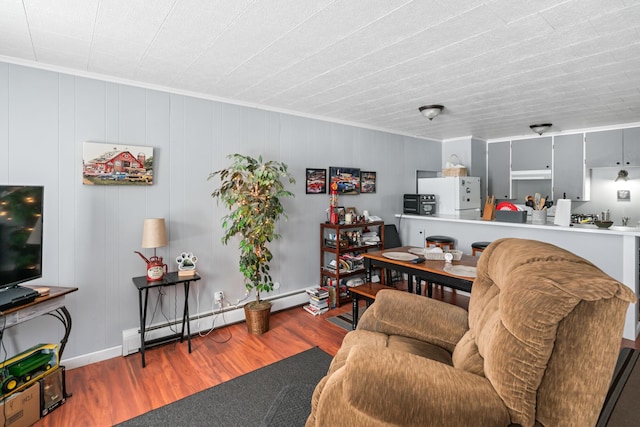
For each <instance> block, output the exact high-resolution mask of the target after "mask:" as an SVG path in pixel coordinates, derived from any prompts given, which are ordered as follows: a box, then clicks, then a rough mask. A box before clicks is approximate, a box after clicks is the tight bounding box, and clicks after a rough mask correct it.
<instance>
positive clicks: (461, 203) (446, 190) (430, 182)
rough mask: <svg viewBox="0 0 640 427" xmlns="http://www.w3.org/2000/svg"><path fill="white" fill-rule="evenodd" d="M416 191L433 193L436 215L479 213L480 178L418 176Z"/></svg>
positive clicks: (468, 215) (466, 215)
mask: <svg viewBox="0 0 640 427" xmlns="http://www.w3.org/2000/svg"><path fill="white" fill-rule="evenodd" d="M418 193H421V194H422V193H429V194H435V196H436V202H437V204H438V211H437V214H438V215H456V216H465V217H474V216H479V215H480V178H478V177H474V176H447V177H442V178H419V179H418Z"/></svg>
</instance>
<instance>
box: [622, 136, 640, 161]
mask: <svg viewBox="0 0 640 427" xmlns="http://www.w3.org/2000/svg"><path fill="white" fill-rule="evenodd" d="M622 139H623V148H624V153H623V154H624V158H623V160H624V165H625V166H640V127H638V128H629V129H624V130H623V132H622Z"/></svg>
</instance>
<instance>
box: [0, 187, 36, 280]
mask: <svg viewBox="0 0 640 427" xmlns="http://www.w3.org/2000/svg"><path fill="white" fill-rule="evenodd" d="M43 196H44V187H41V186H26V185H22V186H21V185H0V288H5V287H9V286H13V285H17V284H18V283H22V282H27V281H29V280H33V279H37V278H38V277H42V208H43Z"/></svg>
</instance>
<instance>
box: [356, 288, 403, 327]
mask: <svg viewBox="0 0 640 427" xmlns="http://www.w3.org/2000/svg"><path fill="white" fill-rule="evenodd" d="M383 289H393V290H396V289H395V288H392V287H389V286H385V285H381V284H380V283H372V282H367V283H365V284H363V285H360V286H354V287H352V288H349V293H351V299H352V300H353V301H352V302H353V311H352V313H353V329H355V328H356V326H358V301H360V300H361V299H363V300H365V302H366V304H367V308H368V307H369V306H370V305H371V304H373V302H374V301H375V300H376V294H377V293H378V292H379V291H381V290H383Z"/></svg>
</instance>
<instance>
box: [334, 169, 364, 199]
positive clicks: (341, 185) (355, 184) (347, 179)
mask: <svg viewBox="0 0 640 427" xmlns="http://www.w3.org/2000/svg"><path fill="white" fill-rule="evenodd" d="M329 176H330V179H331V183H334V182H335V183H337V184H338V194H359V193H360V169H357V168H340V167H335V166H332V167H330V168H329Z"/></svg>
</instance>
